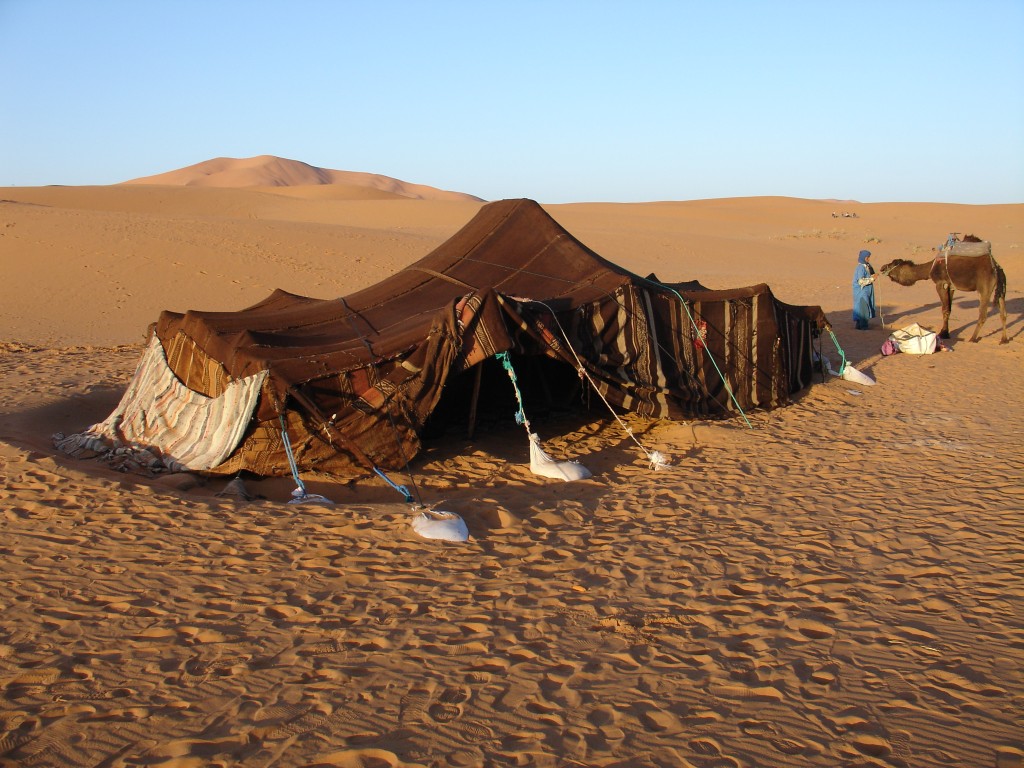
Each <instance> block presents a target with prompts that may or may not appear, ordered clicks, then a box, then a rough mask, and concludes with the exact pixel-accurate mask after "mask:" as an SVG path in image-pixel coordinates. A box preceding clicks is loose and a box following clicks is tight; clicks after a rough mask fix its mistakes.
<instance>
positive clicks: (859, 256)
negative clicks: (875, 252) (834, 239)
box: [857, 251, 871, 264]
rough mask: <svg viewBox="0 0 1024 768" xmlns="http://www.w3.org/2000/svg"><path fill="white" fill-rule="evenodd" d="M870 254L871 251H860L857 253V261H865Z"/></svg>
mask: <svg viewBox="0 0 1024 768" xmlns="http://www.w3.org/2000/svg"><path fill="white" fill-rule="evenodd" d="M870 255H871V251H861V252H860V253H858V254H857V263H858V264H863V263H864V262H865V261H867V260H868V256H870Z"/></svg>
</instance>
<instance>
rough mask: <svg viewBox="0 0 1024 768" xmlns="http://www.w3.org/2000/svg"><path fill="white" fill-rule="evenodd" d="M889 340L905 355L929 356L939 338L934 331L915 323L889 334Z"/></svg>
mask: <svg viewBox="0 0 1024 768" xmlns="http://www.w3.org/2000/svg"><path fill="white" fill-rule="evenodd" d="M889 339H890V340H891V341H892V342H893V343H894V344H895V345H896V346H897V347H899V348H900V352H903V353H904V354H907V355H930V354H932V353H933V352H934V351H935V347H936V345H937V344H938V340H939V337H938V335H937V334H936V333H935V331H929V330H928V329H927V328H922V327H921V326H920V325H918V324H917V323H914V324H913V325H908V326H907V327H906V328H900V329H899V330H898V331H893V332H892V333H891V334H889Z"/></svg>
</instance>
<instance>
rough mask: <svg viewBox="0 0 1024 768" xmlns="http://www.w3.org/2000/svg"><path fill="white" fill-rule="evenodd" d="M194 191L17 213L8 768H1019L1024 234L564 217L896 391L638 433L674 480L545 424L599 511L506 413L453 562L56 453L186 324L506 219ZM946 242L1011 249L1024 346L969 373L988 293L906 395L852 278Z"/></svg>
mask: <svg viewBox="0 0 1024 768" xmlns="http://www.w3.org/2000/svg"><path fill="white" fill-rule="evenodd" d="M242 170H245V169H244V168H242V169H239V171H242ZM177 184H178V185H177V186H173V185H154V184H152V183H147V184H139V185H136V184H131V185H118V186H114V187H92V188H60V187H55V188H7V189H0V253H2V258H3V264H4V275H5V277H6V278H7V279H6V280H4V281H3V283H2V284H0V394H2V398H0V515H2V518H3V529H4V539H3V545H2V554H0V584H3V589H2V590H0V608H2V610H3V614H4V621H3V623H2V626H0V765H3V766H15V765H17V766H97V765H104V766H125V767H127V766H165V767H168V768H171V767H173V768H177V767H181V766H229V765H243V766H259V767H260V768H262V767H263V766H271V765H273V766H392V767H395V766H618V767H623V766H672V767H676V766H692V767H695V768H711V767H712V766H715V767H716V768H717V767H725V766H730V767H736V766H801V767H802V766H811V767H815V768H817V767H821V768H825V767H829V768H831V767H833V766H874V767H878V768H881V767H889V766H893V767H902V768H908V767H909V766H913V767H914V768H921V767H922V766H924V767H929V768H930V767H932V766H934V767H935V768H938V767H939V766H942V768H948V766H995V767H996V768H1010V767H1011V766H1022V765H1024V741H1022V736H1021V734H1022V732H1024V730H1022V725H1024V723H1022V717H1021V712H1022V711H1024V673H1022V669H1024V663H1022V662H1024V629H1022V622H1021V619H1022V616H1024V611H1022V608H1024V580H1022V578H1021V573H1022V569H1024V556H1022V550H1021V546H1020V528H1021V523H1022V519H1021V510H1022V509H1024V452H1022V450H1021V446H1020V430H1021V425H1022V424H1024V383H1022V377H1021V372H1022V371H1024V365H1022V363H1024V351H1022V343H1024V342H1022V336H1021V331H1022V329H1024V252H1022V246H1024V206H1020V205H1016V206H955V205H931V204H929V205H922V204H909V203H905V204H900V203H892V204H871V205H867V204H857V203H851V202H843V203H835V202H831V201H813V200H793V199H786V198H757V199H734V200H706V201H693V202H665V203H650V204H638V205H610V204H602V205H598V204H573V205H559V206H547V207H548V209H549V210H550V211H551V212H552V214H553V215H554V216H555V218H556V219H558V220H559V221H560V222H561V223H562V224H563V225H565V226H566V227H567V228H568V229H569V230H570V231H571V232H573V233H574V234H575V235H576V236H577V237H578V238H579V239H580V240H582V241H583V242H584V243H586V244H587V245H589V246H590V247H592V248H594V249H595V250H597V251H598V252H599V253H601V254H602V255H603V256H605V257H607V258H609V259H612V260H614V261H617V262H619V263H622V264H623V265H625V266H627V267H629V268H631V269H633V270H634V271H637V272H640V273H643V274H646V273H648V272H652V271H653V272H657V274H658V275H659V276H661V277H662V278H663V279H665V280H685V279H699V280H701V281H702V282H703V283H705V284H707V285H709V286H711V287H729V286H737V285H744V284H752V283H756V282H760V281H767V282H769V283H771V284H772V286H773V289H774V290H775V292H776V293H777V295H778V296H779V297H780V298H781V299H782V300H784V301H788V302H791V303H817V304H821V305H822V306H823V308H824V309H825V310H826V312H827V313H828V315H829V317H830V319H831V321H832V322H833V325H834V328H835V332H836V334H837V336H838V338H839V340H840V342H841V344H842V346H843V348H844V350H845V351H846V354H847V355H848V356H849V357H850V359H851V360H853V361H854V362H855V363H856V365H857V366H858V367H859V368H860V369H861V370H864V371H866V372H867V373H869V374H870V375H871V376H873V377H874V378H875V379H876V380H877V382H878V384H877V386H874V387H863V386H854V385H851V384H850V383H849V382H846V381H843V380H840V379H829V380H828V381H827V382H824V383H822V384H818V385H816V386H814V387H812V388H811V389H810V390H809V391H808V392H806V393H805V394H803V395H802V396H800V397H799V398H798V399H797V401H796V402H795V403H794V404H793V405H791V406H790V407H788V408H785V409H781V410H778V411H774V412H771V413H754V414H751V424H752V428H751V429H748V428H746V427H745V426H744V425H743V424H742V423H741V422H738V421H735V422H710V423H708V422H691V423H648V422H644V421H641V420H638V419H629V420H628V425H629V426H630V427H631V428H632V429H633V431H634V434H635V435H636V436H637V439H639V440H640V441H641V442H642V443H643V444H644V445H645V446H647V447H649V448H654V449H658V450H661V451H664V452H665V453H667V454H668V455H669V456H670V458H671V460H672V467H671V468H670V469H668V470H665V471H661V472H653V471H651V470H650V469H649V467H648V466H647V463H646V462H645V460H644V456H643V455H642V454H641V453H640V451H639V450H638V449H637V448H636V446H635V445H634V444H633V442H632V441H631V440H630V439H629V438H628V436H627V435H626V434H624V433H623V431H622V429H621V427H620V426H619V425H618V424H617V423H616V422H615V421H614V420H612V419H609V418H596V419H595V417H593V416H590V417H584V416H582V415H578V414H577V415H573V414H565V415H561V416H558V417H552V418H550V419H541V420H536V419H535V420H534V421H535V424H534V426H535V427H538V428H539V429H540V431H541V434H542V437H543V439H544V441H545V447H546V449H547V450H549V452H550V453H552V454H553V455H555V456H557V457H567V458H575V459H578V460H580V461H581V462H583V463H584V464H585V465H586V466H588V468H590V469H591V471H592V472H593V473H594V477H593V478H592V479H589V480H585V481H580V482H577V483H572V484H558V483H553V482H550V481H546V480H543V479H541V478H538V477H536V476H534V475H531V474H530V473H529V471H528V467H527V466H526V463H527V461H528V456H527V443H526V438H525V434H524V432H523V430H522V428H521V427H518V426H516V425H515V424H514V423H513V422H512V421H511V415H509V416H510V417H509V419H508V420H506V421H504V422H494V423H491V422H488V423H486V424H483V425H482V428H481V429H480V430H478V434H477V436H476V438H475V439H474V440H472V441H470V440H467V439H466V436H465V434H463V433H460V432H456V431H450V432H449V433H447V434H446V435H444V436H442V437H440V438H438V439H435V440H434V441H433V442H431V443H430V445H429V446H428V448H427V450H426V451H425V452H424V454H423V456H422V457H421V459H419V460H418V461H417V463H416V465H415V466H414V473H413V475H412V476H411V477H402V478H399V479H400V480H402V481H403V482H406V483H409V484H410V485H412V486H414V487H415V488H416V490H417V492H418V493H419V494H421V495H422V497H423V498H424V500H425V501H427V502H428V503H430V504H438V505H440V506H441V507H442V508H445V509H449V510H452V511H455V512H458V513H459V514H460V515H462V516H463V517H464V519H465V520H466V521H467V524H468V525H469V528H470V530H471V533H472V538H471V540H470V541H469V542H468V543H467V544H465V545H452V544H444V543H439V542H431V541H426V540H423V539H420V538H418V537H417V536H416V535H415V534H414V533H413V532H412V531H411V528H410V526H409V520H410V515H411V512H410V510H409V508H408V506H407V505H405V504H404V503H402V502H401V500H400V499H399V498H398V497H397V496H396V495H395V493H394V492H393V491H392V489H390V488H389V487H387V486H385V485H384V484H383V483H380V482H372V481H367V482H363V483H358V484H353V485H341V484H337V483H332V482H331V481H330V478H326V477H310V478H307V483H308V485H309V487H310V490H312V491H314V492H317V493H322V494H324V495H325V496H327V497H329V498H331V499H333V500H334V501H336V502H337V504H336V505H335V506H318V507H305V506H298V507H296V506H289V505H287V504H286V503H285V501H286V500H287V498H288V495H289V492H290V491H291V488H292V483H290V482H289V481H286V480H281V479H276V480H258V479H254V478H247V479H246V480H245V482H246V486H247V488H248V490H249V491H250V492H251V493H252V494H254V495H255V496H256V498H255V499H253V500H251V501H245V500H243V499H241V498H239V497H237V496H230V495H229V496H218V495H217V494H218V493H219V492H221V491H223V490H224V488H225V481H223V480H205V479H203V478H200V477H191V476H183V475H177V476H170V477H156V478H150V477H145V476H140V475H132V474H120V473H117V472H114V471H112V470H110V469H109V468H107V467H106V466H105V465H102V464H98V463H96V462H91V461H74V460H71V459H68V458H66V457H63V456H61V455H59V454H57V453H56V452H55V450H54V449H53V448H52V445H51V442H50V436H51V434H52V433H54V432H57V431H65V432H70V431H74V430H77V429H80V428H82V427H84V426H87V425H88V424H91V423H93V422H94V421H97V420H100V419H102V418H104V417H105V416H106V415H107V413H109V412H110V410H111V409H112V408H113V406H114V405H115V404H116V402H117V400H118V399H119V397H120V395H121V392H122V391H123V389H124V387H125V385H126V383H127V382H128V380H129V379H130V377H131V375H132V372H133V369H134V365H135V363H136V361H137V359H138V355H139V353H140V351H141V342H142V340H143V336H144V334H145V331H146V326H147V324H148V323H149V322H151V321H152V320H154V319H155V318H156V315H157V314H158V312H159V311H160V310H161V309H164V308H169V309H175V310H184V309H188V308H193V307H194V308H203V309H225V310H231V309H237V308H240V307H243V306H246V305H248V304H251V303H254V302H255V301H258V300H259V299H261V298H263V297H264V296H265V295H266V294H268V293H269V292H270V291H271V290H272V289H273V288H276V287H282V288H285V289H287V290H291V291H295V292H298V293H306V294H310V295H315V296H323V297H329V296H336V295H341V294H344V293H348V292H350V291H352V290H355V289H357V288H359V287H362V286H364V285H367V284H369V283H371V282H373V281H375V280H377V279H379V278H380V277H382V276H384V275H386V274H389V273H390V272H392V271H394V270H396V269H398V268H400V267H402V266H404V265H405V264H407V263H409V262H410V261H412V260H414V259H416V258H418V257H420V256H422V255H424V254H425V253H427V252H428V251H429V250H431V249H432V248H433V247H434V246H435V245H437V244H438V243H440V242H443V241H444V240H445V239H446V238H447V237H448V236H450V235H451V234H452V233H454V232H455V231H456V230H457V229H459V227H461V226H462V224H464V223H465V222H466V221H468V220H469V219H470V218H471V217H472V215H473V214H474V213H475V212H476V210H477V209H478V207H479V203H477V202H474V201H471V200H469V201H467V200H410V199H401V198H391V199H380V198H379V194H380V192H379V190H376V189H369V188H368V189H366V191H365V192H362V193H360V192H359V191H358V190H357V189H356V187H353V186H351V185H349V186H348V187H346V186H345V185H344V184H337V183H332V184H330V185H323V184H316V185H309V182H302V183H300V184H298V185H295V186H290V187H279V188H278V189H277V191H281V190H284V191H285V194H277V193H272V192H268V191H267V186H268V185H266V184H257V185H255V188H245V189H238V188H234V189H232V188H227V187H222V186H215V185H211V186H196V185H192V186H185V185H184V182H179V183H177ZM326 189H330V190H331V192H330V193H327V194H323V193H322V190H326ZM343 189H345V190H347V191H341V190H343ZM837 207H841V208H842V209H843V210H856V212H857V213H858V217H857V218H856V219H853V218H849V219H833V218H832V216H831V212H832V210H833V209H834V208H837ZM951 230H955V231H961V232H970V231H973V232H976V233H977V234H979V235H982V236H984V237H986V238H987V239H990V240H992V242H993V247H994V252H995V255H996V258H997V259H998V260H999V262H1000V264H1001V265H1002V266H1003V267H1004V269H1005V270H1006V273H1007V276H1008V283H1009V292H1008V296H1007V298H1008V305H1009V310H1010V312H1009V320H1010V335H1011V337H1012V339H1011V342H1010V344H1008V345H999V344H998V343H997V342H998V335H999V329H998V318H996V317H995V316H993V317H990V318H989V320H988V324H987V325H986V332H985V335H984V337H983V339H982V340H981V341H980V342H979V343H978V344H970V343H967V342H966V338H967V337H968V336H969V334H970V332H971V331H972V329H973V326H974V321H975V319H976V315H977V297H976V295H971V294H964V295H960V296H959V298H958V300H957V302H956V304H955V307H954V312H953V322H952V323H951V328H952V329H953V332H954V339H953V340H952V342H951V345H950V346H951V348H952V351H950V352H943V353H940V354H936V355H931V356H927V357H914V356H899V355H897V356H893V357H886V358H883V357H882V356H881V355H880V353H879V347H880V345H881V342H882V341H883V340H884V339H885V338H886V335H887V333H888V332H887V331H885V330H883V329H881V328H880V327H879V325H878V324H877V321H876V325H875V327H874V328H873V329H872V330H870V331H867V332H863V333H856V332H854V331H853V330H852V322H851V321H850V319H849V311H850V310H849V306H850V279H851V276H852V273H853V266H854V263H855V259H856V253H857V251H858V250H860V249H861V248H864V247H867V248H869V249H870V250H872V251H873V252H874V253H875V254H876V256H875V259H874V260H875V262H876V264H878V265H880V264H882V263H884V262H885V261H886V260H888V259H889V258H892V257H896V256H902V257H911V258H915V259H917V260H924V259H925V258H928V256H929V249H930V248H932V247H933V246H934V245H935V244H937V243H938V242H940V241H941V240H942V239H943V238H944V236H945V234H946V232H948V231H951ZM879 287H880V292H881V298H882V304H883V310H884V314H885V319H886V321H888V323H889V324H890V325H891V326H902V325H906V324H909V323H911V322H919V323H921V324H922V325H928V326H932V327H936V326H937V324H938V322H939V312H938V308H937V300H936V296H935V293H934V291H933V290H932V288H931V287H930V286H926V285H923V284H918V285H916V286H914V287H912V288H901V287H899V286H896V285H895V284H891V283H882V284H880V286H879ZM829 344H830V342H829V343H828V344H826V345H825V347H824V348H825V350H826V352H832V350H831V349H830V347H829ZM833 357H834V354H833Z"/></svg>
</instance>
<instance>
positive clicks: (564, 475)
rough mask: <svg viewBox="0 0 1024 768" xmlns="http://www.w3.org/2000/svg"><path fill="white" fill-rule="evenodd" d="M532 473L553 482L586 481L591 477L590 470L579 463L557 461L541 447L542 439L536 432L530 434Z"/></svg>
mask: <svg viewBox="0 0 1024 768" xmlns="http://www.w3.org/2000/svg"><path fill="white" fill-rule="evenodd" d="M530 471H531V472H533V474H535V475H540V476H541V477H550V478H552V479H553V480H565V481H566V482H567V483H568V482H570V481H572V480H585V479H586V478H588V477H591V476H592V475H591V474H590V470H589V469H587V468H586V467H584V466H583V465H582V464H580V463H579V462H578V461H555V460H554V459H552V458H551V457H550V456H548V455H547V454H546V453H544V449H543V448H541V447H540V437H538V435H537V433H536V432H531V433H530Z"/></svg>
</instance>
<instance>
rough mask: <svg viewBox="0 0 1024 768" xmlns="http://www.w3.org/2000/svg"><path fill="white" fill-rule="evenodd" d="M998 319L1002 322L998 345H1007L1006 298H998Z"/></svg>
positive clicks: (1008, 340) (1008, 341)
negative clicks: (1001, 335)
mask: <svg viewBox="0 0 1024 768" xmlns="http://www.w3.org/2000/svg"><path fill="white" fill-rule="evenodd" d="M999 318H1000V319H1001V320H1002V321H1003V338H1001V339H1000V340H999V343H1000V344H1009V343H1010V339H1009V338H1008V337H1007V335H1006V297H1004V296H1000V297H999Z"/></svg>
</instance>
